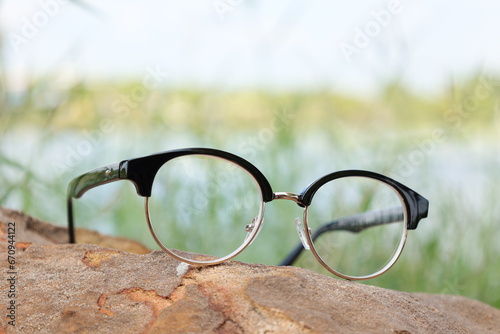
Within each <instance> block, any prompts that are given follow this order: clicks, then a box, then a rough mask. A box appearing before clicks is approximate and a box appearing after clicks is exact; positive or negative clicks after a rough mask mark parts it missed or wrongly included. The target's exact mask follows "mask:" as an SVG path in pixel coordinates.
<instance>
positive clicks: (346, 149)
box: [0, 75, 500, 308]
mask: <svg viewBox="0 0 500 334" xmlns="http://www.w3.org/2000/svg"><path fill="white" fill-rule="evenodd" d="M481 80H483V81H484V77H483V76H482V75H478V76H476V77H474V78H471V79H470V80H468V81H464V82H462V83H460V84H456V85H453V86H452V87H450V89H449V91H448V92H447V93H442V94H439V95H437V96H419V95H416V94H414V93H411V92H410V91H408V90H406V89H405V88H404V87H403V86H401V85H399V84H397V83H394V84H389V85H387V87H386V89H385V90H384V91H383V92H382V93H381V94H380V95H379V96H377V97H371V98H369V97H365V98H360V97H355V96H347V95H340V94H335V93H331V92H328V91H310V92H277V91H258V90H255V91H221V90H216V89H214V90H208V89H206V90H201V89H193V88H168V89H167V88H160V89H158V90H154V91H148V92H147V94H146V95H145V96H144V97H143V98H141V99H140V101H136V102H137V103H135V104H134V106H128V107H127V106H126V105H124V104H118V102H117V101H120V98H121V97H123V96H129V97H130V96H133V95H132V94H133V92H134V90H135V89H137V87H141V82H139V81H138V82H128V83H100V84H89V83H85V82H81V83H78V84H75V85H73V86H72V87H69V88H67V87H66V88H63V89H59V90H58V89H57V88H56V87H55V86H53V85H51V84H50V80H49V79H47V80H45V81H37V82H33V84H32V85H30V87H28V89H27V90H26V91H23V92H21V93H17V94H13V93H11V92H8V91H7V89H6V87H5V85H2V87H1V89H2V92H1V94H0V96H1V100H0V103H1V115H0V118H1V122H0V131H1V146H0V183H1V187H0V205H2V206H8V207H12V208H16V209H20V210H23V211H25V212H27V213H29V214H31V215H33V216H36V217H39V218H41V219H45V220H48V221H52V222H55V223H59V224H65V221H66V217H65V215H66V211H65V210H66V208H65V191H66V186H67V183H68V182H69V181H70V180H71V179H72V178H73V177H75V176H78V175H79V174H81V173H83V172H85V171H87V170H89V169H92V168H95V167H100V166H102V165H105V164H108V163H114V162H117V161H120V160H122V159H126V158H131V157H136V156H141V155H145V154H150V153H154V152H158V151H163V150H168V149H174V148H180V147H190V146H206V147H216V148H219V149H223V150H227V151H231V152H233V153H235V154H238V155H240V156H242V157H244V158H246V159H248V160H249V161H251V162H252V163H254V164H255V165H256V166H257V167H258V168H259V169H260V170H261V171H262V172H263V173H264V175H266V177H267V178H268V179H269V181H270V182H271V185H272V186H273V190H274V191H289V192H295V193H298V192H300V191H301V190H302V189H303V188H304V187H305V186H306V185H308V184H309V183H310V182H312V181H314V180H315V179H317V178H319V177H321V176H322V175H325V174H327V173H330V172H332V171H336V170H340V169H347V168H353V169H367V170H372V171H376V172H380V173H383V174H386V175H388V176H389V177H393V178H395V179H397V180H398V181H400V182H402V183H404V184H406V185H408V186H409V187H411V188H413V189H415V190H416V191H417V192H419V193H421V194H422V195H423V196H425V197H426V198H428V199H429V200H430V215H429V218H427V219H426V220H423V221H422V222H421V225H420V226H419V228H418V229H417V230H415V231H410V233H409V236H408V242H407V246H406V247H405V250H404V252H403V255H402V257H401V258H400V259H399V261H398V262H397V263H396V265H395V267H393V268H392V269H391V270H390V271H389V272H388V273H386V274H384V275H382V276H381V277H379V278H377V279H374V280H370V281H368V282H366V284H373V285H377V286H381V287H387V288H391V289H397V290H403V291H421V292H429V293H449V294H459V295H464V296H467V297H471V298H475V299H478V300H481V301H483V302H486V303H489V304H490V305H493V306H495V307H497V308H500V282H499V280H498V277H499V276H500V261H498V258H500V247H499V243H498V242H497V240H500V231H499V229H498V227H499V220H500V208H499V206H498V205H497V202H498V198H499V195H500V191H499V190H498V189H499V188H498V184H500V182H499V181H500V180H499V179H500V174H499V173H498V171H499V170H500V158H499V157H498V152H499V150H498V149H499V147H498V146H499V144H498V143H499V142H500V141H499V140H498V139H499V138H498V137H499V136H498V133H499V131H498V130H499V127H500V121H499V112H498V105H499V103H498V101H499V100H500V92H499V91H498V90H493V91H491V92H490V93H489V94H486V95H484V96H483V95H480V96H481V97H484V98H478V94H477V90H478V87H481V85H482V84H481V82H482V81H481ZM474 98H475V100H474ZM467 101H469V102H470V103H472V102H474V103H475V104H467V103H469V102H467ZM471 101H472V102H471ZM460 107H461V108H462V109H460ZM460 110H461V111H462V112H460ZM436 130H440V131H441V133H442V134H443V135H442V136H441V137H439V139H438V140H437V139H436V137H435V136H434V135H433V134H434V133H435V131H436ZM75 205H76V208H75V209H76V214H77V224H78V225H79V226H87V227H90V228H95V229H99V230H101V231H103V232H105V233H113V234H119V235H123V236H128V237H131V238H134V239H137V240H139V241H142V242H144V243H146V244H148V245H149V246H151V247H154V244H153V242H152V238H151V237H150V235H149V231H148V229H147V226H146V223H145V219H144V214H143V201H142V199H141V198H139V197H138V196H137V195H136V194H135V189H134V187H133V186H132V185H131V184H129V183H123V184H122V183H113V184H109V185H106V186H103V187H100V188H97V189H94V190H92V191H90V192H89V193H88V194H86V195H85V196H84V198H82V199H81V200H78V201H77V203H76V204H75ZM301 215H302V211H301V210H300V208H298V207H297V206H295V205H294V204H293V203H282V202H279V203H275V202H273V203H271V204H270V205H268V206H267V207H266V215H265V223H264V228H263V230H262V232H261V233H260V235H259V238H258V239H257V240H256V241H255V242H254V244H252V245H251V246H250V247H249V248H247V249H246V250H245V252H244V253H243V254H242V255H241V256H239V257H238V258H237V259H238V260H242V261H250V262H260V263H266V264H276V263H278V262H279V261H280V260H281V259H282V258H283V257H284V256H285V254H286V253H287V252H288V251H289V250H290V249H291V248H292V247H293V246H294V245H295V244H296V243H297V242H298V237H297V235H296V233H295V228H294V225H293V222H294V218H295V217H296V216H301ZM311 259H312V257H311V254H305V255H304V256H303V258H302V259H301V265H303V266H305V267H307V268H310V269H313V270H317V271H319V272H321V271H322V270H321V269H320V268H319V267H318V266H317V265H316V264H315V262H314V261H311Z"/></svg>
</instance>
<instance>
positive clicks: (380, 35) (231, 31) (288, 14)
mask: <svg viewBox="0 0 500 334" xmlns="http://www.w3.org/2000/svg"><path fill="white" fill-rule="evenodd" d="M85 3H88V4H89V7H92V8H93V9H91V10H88V9H86V8H82V7H79V6H77V5H75V4H73V3H71V2H70V1H67V0H35V1H32V0H24V1H19V0H3V1H1V0H0V29H1V30H2V32H3V38H4V40H3V43H4V46H3V48H4V50H3V53H4V63H5V65H4V66H5V67H6V70H7V75H8V77H7V79H8V82H7V83H8V87H10V89H13V90H16V89H21V88H22V87H23V85H25V84H26V82H27V81H28V80H29V79H30V78H34V77H35V78H36V77H38V76H43V75H46V74H47V73H57V74H58V77H59V78H60V80H61V83H64V82H65V80H79V79H82V78H83V79H86V80H95V79H110V78H122V77H131V76H135V77H136V78H138V79H140V78H142V77H144V76H145V75H146V68H147V67H148V66H149V67H151V66H153V67H157V68H160V69H161V70H162V71H165V72H168V73H169V79H168V82H166V84H167V85H172V86H175V85H179V84H181V85H188V84H191V85H197V86H213V85H217V86H219V87H223V88H228V89H232V88H239V87H272V88H285V89H287V88H317V87H320V88H325V87H326V88H329V89H332V90H339V91H347V92H353V93H360V94H370V93H372V92H376V91H377V89H378V88H380V87H381V86H383V85H384V84H385V83H386V82H387V81H388V80H391V79H393V78H398V79H400V80H402V82H404V83H405V84H407V85H408V86H410V87H411V88H414V89H416V90H419V91H423V92H436V91H438V90H439V89H443V87H445V85H447V84H449V83H450V80H460V79H461V78H464V77H467V76H468V75H471V74H474V73H478V72H482V73H491V72H493V73H497V74H499V73H500V42H498V41H499V38H498V35H499V32H500V2H499V1H495V0H482V1H475V2H472V1H451V0H437V1H431V0H423V1H417V0H412V1H406V0H390V1H375V0H360V1H353V2H342V3H340V2H336V1H314V2H312V1H305V0H288V1H286V0H273V1H260V0H208V1H201V0H197V1H194V0H191V1H159V0H150V1H131V0H128V1H112V0H100V1H96V0H91V1H85Z"/></svg>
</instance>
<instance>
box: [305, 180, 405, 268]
mask: <svg viewBox="0 0 500 334" xmlns="http://www.w3.org/2000/svg"><path fill="white" fill-rule="evenodd" d="M405 215H406V214H405V210H404V203H403V201H402V200H401V198H400V197H399V195H398V193H397V192H396V191H395V190H394V189H393V188H392V187H391V186H389V185H388V184H386V183H383V182H380V181H377V180H375V179H370V178H364V177H344V178H339V179H335V180H332V181H330V182H328V183H326V184H324V185H323V186H321V188H320V189H319V190H318V191H317V192H316V194H315V195H314V198H313V200H312V202H311V205H310V206H309V208H308V210H307V222H308V227H309V228H310V229H311V234H312V238H313V239H315V240H314V248H315V250H316V252H317V254H318V255H319V256H320V258H321V259H322V260H323V261H324V262H325V263H326V264H327V265H328V266H329V267H330V268H332V269H333V270H335V271H336V272H338V273H340V274H343V275H347V276H351V277H363V276H369V275H372V274H375V273H377V272H379V271H381V270H383V269H384V270H385V269H388V268H387V266H390V265H392V262H393V261H395V260H396V259H397V257H398V256H399V253H400V252H401V250H402V246H403V245H404V241H405V239H406V231H407V230H406V217H405Z"/></svg>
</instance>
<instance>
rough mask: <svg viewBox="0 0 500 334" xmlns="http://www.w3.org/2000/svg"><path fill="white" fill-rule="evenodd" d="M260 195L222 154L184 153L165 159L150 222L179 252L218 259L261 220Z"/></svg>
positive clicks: (151, 201)
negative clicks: (185, 154)
mask: <svg viewBox="0 0 500 334" xmlns="http://www.w3.org/2000/svg"><path fill="white" fill-rule="evenodd" d="M262 203H263V200H262V195H261V191H260V188H259V186H258V184H257V183H256V181H255V179H254V178H253V176H251V175H250V174H249V173H248V172H247V171H246V170H245V169H243V168H241V167H240V166H238V165H236V164H234V163H232V162H230V161H228V160H224V159H221V158H216V157H211V156H204V155H188V156H181V157H178V158H174V159H172V160H170V161H168V162H167V163H165V164H164V165H163V166H162V167H161V168H160V170H159V171H158V173H157V175H156V176H155V179H154V183H153V188H152V194H151V197H150V199H149V204H148V205H149V215H150V221H151V225H152V227H153V229H154V233H155V234H156V236H157V238H158V239H159V241H160V242H161V243H162V244H163V246H164V247H165V248H168V249H169V250H170V251H171V252H173V253H175V254H176V255H177V256H180V257H182V258H186V256H187V255H186V254H185V253H180V252H178V250H179V251H186V252H192V253H201V254H206V255H211V256H214V257H216V258H222V257H225V256H227V255H230V254H231V253H233V252H234V251H236V250H237V249H238V248H239V247H240V246H241V245H242V244H244V242H245V240H246V238H247V237H248V236H249V234H250V233H251V232H252V231H253V229H254V226H253V225H252V224H255V223H256V222H258V221H259V219H260V215H261V207H262Z"/></svg>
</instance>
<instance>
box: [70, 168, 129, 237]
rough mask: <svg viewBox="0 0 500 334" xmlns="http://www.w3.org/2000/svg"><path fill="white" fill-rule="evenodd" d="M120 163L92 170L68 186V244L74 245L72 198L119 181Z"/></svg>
mask: <svg viewBox="0 0 500 334" xmlns="http://www.w3.org/2000/svg"><path fill="white" fill-rule="evenodd" d="M120 179H121V178H120V163H116V164H112V165H108V166H105V167H101V168H97V169H94V170H92V171H90V172H87V173H85V174H82V175H80V176H78V177H76V178H74V179H73V180H72V181H71V182H70V183H69V185H68V195H67V209H68V233H69V242H70V243H72V244H74V243H75V229H74V223H73V198H80V197H81V196H82V195H83V194H84V193H85V192H86V191H88V190H90V189H92V188H95V187H98V186H100V185H103V184H106V183H110V182H114V181H118V180H120Z"/></svg>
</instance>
